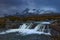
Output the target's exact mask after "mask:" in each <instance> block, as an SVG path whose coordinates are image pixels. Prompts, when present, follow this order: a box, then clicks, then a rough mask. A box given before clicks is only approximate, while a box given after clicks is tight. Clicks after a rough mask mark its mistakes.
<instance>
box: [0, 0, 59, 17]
mask: <svg viewBox="0 0 60 40" xmlns="http://www.w3.org/2000/svg"><path fill="white" fill-rule="evenodd" d="M26 8H29V9H41V10H52V11H55V12H60V0H0V16H1V15H4V14H15V13H16V12H21V11H23V10H24V9H26Z"/></svg>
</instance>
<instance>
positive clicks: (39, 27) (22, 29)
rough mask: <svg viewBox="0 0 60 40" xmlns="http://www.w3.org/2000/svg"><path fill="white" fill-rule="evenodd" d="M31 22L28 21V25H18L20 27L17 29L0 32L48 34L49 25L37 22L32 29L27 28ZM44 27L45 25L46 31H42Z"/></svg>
mask: <svg viewBox="0 0 60 40" xmlns="http://www.w3.org/2000/svg"><path fill="white" fill-rule="evenodd" d="M32 24H33V23H30V25H28V24H26V23H23V25H20V27H19V28H18V29H10V30H6V31H4V32H0V34H7V33H12V32H19V34H22V35H29V34H45V35H50V30H49V26H45V25H44V24H41V23H39V24H38V25H37V26H36V27H35V28H34V29H29V28H30V27H32ZM45 24H46V23H45ZM45 27H47V29H48V30H47V31H48V33H46V32H44V31H45ZM38 30H39V31H38Z"/></svg>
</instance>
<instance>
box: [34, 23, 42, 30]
mask: <svg viewBox="0 0 60 40" xmlns="http://www.w3.org/2000/svg"><path fill="white" fill-rule="evenodd" d="M41 26H42V24H38V25H37V26H36V27H35V28H34V30H36V31H37V30H39V29H40V27H41Z"/></svg>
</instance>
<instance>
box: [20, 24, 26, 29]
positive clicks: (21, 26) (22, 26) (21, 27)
mask: <svg viewBox="0 0 60 40" xmlns="http://www.w3.org/2000/svg"><path fill="white" fill-rule="evenodd" d="M26 28H27V25H26V24H25V23H24V24H23V25H20V27H19V29H26Z"/></svg>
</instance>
